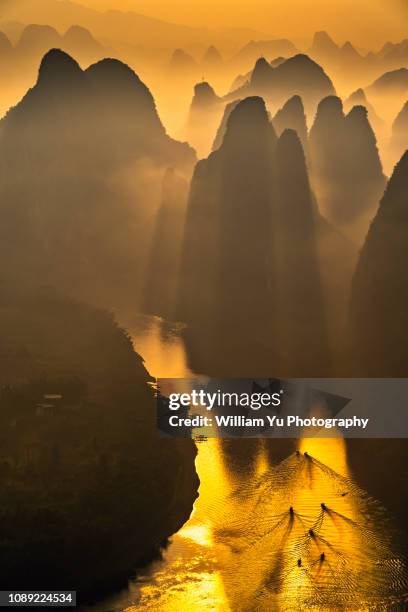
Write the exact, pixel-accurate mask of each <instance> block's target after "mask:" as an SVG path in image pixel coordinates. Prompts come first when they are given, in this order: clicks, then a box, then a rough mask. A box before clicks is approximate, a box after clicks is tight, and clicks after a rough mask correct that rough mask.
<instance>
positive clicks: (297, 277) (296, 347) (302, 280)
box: [274, 129, 329, 376]
mask: <svg viewBox="0 0 408 612" xmlns="http://www.w3.org/2000/svg"><path fill="white" fill-rule="evenodd" d="M276 159H277V189H278V201H279V208H278V210H277V211H276V216H275V218H274V222H275V224H276V228H277V231H276V233H275V241H276V243H277V248H276V251H277V253H278V254H279V255H278V268H279V272H278V281H277V287H278V288H279V290H278V293H277V299H278V300H279V301H280V304H279V308H278V313H279V333H280V339H281V351H282V353H283V355H284V359H285V361H286V365H285V369H286V370H287V371H288V372H293V373H294V374H295V375H297V374H296V373H298V374H299V376H303V375H305V376H307V375H310V376H312V375H313V372H324V371H328V369H329V350H328V337H327V327H326V325H327V320H326V310H325V302H324V296H323V286H322V279H321V275H320V268H319V259H318V258H319V253H318V239H319V236H318V232H319V229H320V228H319V227H318V226H319V223H320V219H319V218H318V215H317V214H316V210H315V207H314V202H313V199H312V193H311V190H310V185H309V178H308V174H307V168H306V161H305V155H304V152H303V148H302V145H301V142H300V139H299V136H298V135H297V133H296V132H295V131H294V130H291V129H288V130H285V131H284V132H283V133H282V135H281V136H280V138H279V140H278V144H277V154H276ZM306 347H309V348H308V363H306V362H305V360H304V358H303V356H302V355H303V354H304V351H305V348H306Z"/></svg>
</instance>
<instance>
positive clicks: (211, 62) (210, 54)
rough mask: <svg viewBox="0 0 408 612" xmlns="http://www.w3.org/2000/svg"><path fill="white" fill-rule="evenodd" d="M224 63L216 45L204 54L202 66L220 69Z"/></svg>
mask: <svg viewBox="0 0 408 612" xmlns="http://www.w3.org/2000/svg"><path fill="white" fill-rule="evenodd" d="M222 63H223V59H222V55H221V53H220V52H219V51H218V49H217V48H216V47H214V45H211V46H210V47H208V49H207V50H206V52H205V53H204V56H203V59H202V64H203V66H207V67H208V68H214V67H219V66H221V65H222Z"/></svg>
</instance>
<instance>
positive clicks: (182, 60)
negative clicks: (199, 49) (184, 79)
mask: <svg viewBox="0 0 408 612" xmlns="http://www.w3.org/2000/svg"><path fill="white" fill-rule="evenodd" d="M170 69H171V70H174V71H175V72H176V73H178V74H180V72H182V73H192V74H194V73H195V72H196V71H197V70H198V64H197V62H196V61H195V60H194V59H193V58H192V57H191V55H189V54H188V53H186V52H185V51H184V50H183V49H175V51H174V52H173V54H172V56H171V58H170Z"/></svg>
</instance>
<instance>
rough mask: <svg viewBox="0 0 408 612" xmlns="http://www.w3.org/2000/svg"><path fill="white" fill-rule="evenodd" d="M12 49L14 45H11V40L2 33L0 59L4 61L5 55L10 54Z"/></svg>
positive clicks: (0, 35) (0, 34)
mask: <svg viewBox="0 0 408 612" xmlns="http://www.w3.org/2000/svg"><path fill="white" fill-rule="evenodd" d="M12 49H13V45H12V44H11V42H10V40H9V39H8V38H7V36H6V35H5V34H4V32H0V59H2V58H3V57H4V55H7V54H8V53H10V52H11V51H12Z"/></svg>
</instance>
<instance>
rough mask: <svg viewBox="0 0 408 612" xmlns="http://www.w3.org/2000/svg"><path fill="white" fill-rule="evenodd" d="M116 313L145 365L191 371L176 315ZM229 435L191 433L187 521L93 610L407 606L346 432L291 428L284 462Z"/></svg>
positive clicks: (157, 370) (389, 536) (385, 530)
mask: <svg viewBox="0 0 408 612" xmlns="http://www.w3.org/2000/svg"><path fill="white" fill-rule="evenodd" d="M123 323H124V325H126V327H127V329H128V330H129V332H130V334H131V335H132V337H133V340H134V344H135V348H136V350H137V351H138V352H139V353H140V354H141V355H142V356H143V357H144V359H145V363H146V366H147V369H148V370H149V372H150V373H151V374H152V375H153V376H155V377H182V378H183V377H184V378H188V377H190V376H192V375H193V373H192V372H191V371H190V370H189V369H188V365H187V358H186V354H185V350H184V347H183V343H182V341H181V340H180V337H179V334H178V331H179V330H178V329H177V328H176V327H172V326H171V325H168V324H166V323H164V322H163V321H161V320H160V319H157V318H152V317H143V316H136V317H133V318H130V319H128V320H126V321H124V322H123ZM238 444H240V445H241V446H237V444H231V443H230V444H228V443H225V442H224V443H222V442H221V441H219V440H208V441H205V442H201V443H199V444H198V456H197V460H196V467H197V471H198V474H199V477H200V482H201V485H200V490H199V498H198V499H197V501H196V504H195V507H194V510H193V513H192V515H191V517H190V519H189V521H188V522H187V523H186V524H185V525H184V526H183V528H182V529H181V530H180V531H179V532H178V533H177V534H175V535H174V536H173V537H172V538H171V542H170V544H169V546H168V547H167V548H166V550H164V551H163V554H162V557H161V558H160V559H159V560H157V561H154V562H153V563H151V564H150V565H149V566H148V567H146V568H145V569H144V570H142V571H141V573H139V575H138V577H137V578H135V579H134V580H132V581H130V583H129V586H128V589H126V590H124V591H123V592H121V593H119V594H116V595H115V596H113V597H111V598H109V599H107V600H105V601H103V602H101V603H99V604H98V605H96V606H93V607H92V610H93V612H108V611H115V612H117V611H122V610H128V611H129V612H130V611H132V612H133V611H135V612H136V610H137V611H140V610H148V611H149V610H152V611H153V610H154V611H158V612H173V611H174V612H175V611H178V612H184V611H185V612H187V611H190V610H198V611H201V610H203V611H204V610H206V611H211V610H215V611H217V612H224V611H232V612H235V611H239V612H240V611H249V610H262V611H270V610H272V611H274V610H277V611H283V610H285V611H286V610H319V611H320V610H393V609H395V610H404V609H407V608H406V607H405V605H406V604H404V603H403V600H404V593H406V592H407V587H406V571H405V564H404V561H403V556H402V554H400V553H399V552H398V551H396V550H395V548H394V543H393V542H394V539H393V533H392V527H391V526H390V525H389V522H388V520H387V514H386V512H385V510H384V509H383V508H382V507H381V506H380V505H379V504H378V503H376V502H375V501H374V500H372V499H371V498H369V497H368V496H367V495H366V494H365V493H364V491H362V490H361V489H360V488H359V487H358V486H357V484H356V483H355V482H354V480H353V479H352V474H351V473H350V469H349V466H348V462H347V451H346V446H345V442H344V440H342V439H341V438H333V439H325V440H313V441H311V440H300V441H299V443H298V452H297V453H296V452H292V453H291V454H290V456H289V457H288V458H287V459H284V460H283V461H282V462H276V461H273V460H271V452H270V451H271V449H270V448H268V447H267V445H266V444H267V443H266V442H261V441H248V442H247V443H244V444H243V443H242V441H239V442H238ZM272 450H273V449H272ZM305 451H306V452H307V455H306V456H305V455H304V452H305ZM289 452H290V451H289ZM272 456H273V453H272ZM322 504H323V506H322Z"/></svg>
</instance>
